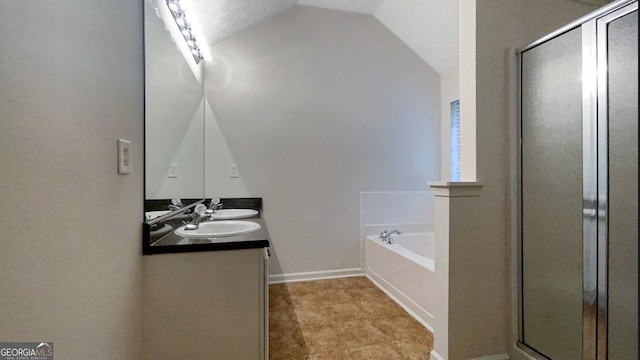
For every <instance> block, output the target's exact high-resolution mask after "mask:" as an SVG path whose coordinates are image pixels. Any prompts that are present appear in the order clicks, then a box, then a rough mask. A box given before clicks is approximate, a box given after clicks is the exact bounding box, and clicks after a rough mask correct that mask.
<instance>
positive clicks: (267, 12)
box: [185, 0, 297, 44]
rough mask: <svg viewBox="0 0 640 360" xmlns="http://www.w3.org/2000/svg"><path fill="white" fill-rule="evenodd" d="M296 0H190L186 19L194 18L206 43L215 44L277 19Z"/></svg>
mask: <svg viewBox="0 0 640 360" xmlns="http://www.w3.org/2000/svg"><path fill="white" fill-rule="evenodd" d="M296 3H297V1H296V0H190V1H189V2H188V3H187V4H185V5H188V9H189V10H190V11H189V16H190V17H191V16H193V17H195V18H197V22H198V24H200V28H201V29H200V30H201V32H202V34H203V35H204V37H205V42H206V43H208V44H215V43H216V42H218V41H220V40H222V39H224V38H226V37H228V36H230V35H232V34H234V33H236V32H238V31H240V30H242V29H244V28H247V27H249V26H251V25H254V24H257V23H259V22H261V21H263V20H264V19H267V18H269V17H271V16H274V15H277V14H279V13H281V12H283V11H285V10H288V9H290V8H291V7H293V6H294V5H296Z"/></svg>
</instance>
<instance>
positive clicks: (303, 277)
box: [269, 268, 364, 284]
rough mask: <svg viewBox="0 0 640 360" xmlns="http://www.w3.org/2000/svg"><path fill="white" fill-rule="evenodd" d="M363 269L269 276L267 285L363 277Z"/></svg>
mask: <svg viewBox="0 0 640 360" xmlns="http://www.w3.org/2000/svg"><path fill="white" fill-rule="evenodd" d="M363 275H364V269H360V268H353V269H340V270H325V271H309V272H299V273H288V274H275V275H269V284H280V283H285V282H296V281H310V280H322V279H334V278H341V277H350V276H363Z"/></svg>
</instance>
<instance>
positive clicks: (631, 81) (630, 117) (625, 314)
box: [608, 11, 638, 360]
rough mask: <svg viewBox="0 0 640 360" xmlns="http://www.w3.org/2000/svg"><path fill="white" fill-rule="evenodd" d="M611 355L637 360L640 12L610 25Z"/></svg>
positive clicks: (609, 236)
mask: <svg viewBox="0 0 640 360" xmlns="http://www.w3.org/2000/svg"><path fill="white" fill-rule="evenodd" d="M608 49H609V53H608V58H609V59H608V62H609V64H608V69H609V83H608V92H609V218H608V221H609V232H608V240H609V302H608V306H609V312H608V317H609V326H608V335H609V336H608V342H609V357H608V358H609V359H620V360H626V359H633V360H635V359H638V12H637V11H635V12H633V13H631V14H629V15H625V16H623V17H621V18H619V19H617V20H614V21H612V22H611V23H610V24H609V28H608Z"/></svg>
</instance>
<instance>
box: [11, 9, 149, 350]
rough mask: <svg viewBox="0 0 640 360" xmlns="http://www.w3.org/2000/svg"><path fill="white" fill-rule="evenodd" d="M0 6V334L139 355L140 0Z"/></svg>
mask: <svg viewBox="0 0 640 360" xmlns="http://www.w3.org/2000/svg"><path fill="white" fill-rule="evenodd" d="M0 4H1V5H0V6H1V7H2V11H0V84H1V85H0V149H1V151H0V168H1V169H2V170H1V171H0V196H1V199H2V206H0V229H2V233H1V235H0V249H1V250H0V289H2V290H1V294H2V295H0V319H1V320H0V338H1V340H2V341H53V342H54V349H55V357H56V358H57V359H135V358H139V357H140V347H141V343H142V341H141V340H142V339H141V335H142V333H141V307H140V305H141V302H140V299H141V291H140V289H141V285H142V282H141V279H140V277H141V269H142V267H141V259H142V256H141V246H140V244H141V226H140V223H141V221H142V211H143V194H142V184H143V177H142V169H143V165H142V164H143V162H142V139H143V95H142V94H143V73H142V71H143V52H142V35H141V33H142V2H141V1H139V2H131V1H129V0H114V1H108V2H104V1H96V0H91V1H87V0H75V1H74V0H64V1H61V0H58V1H52V0H23V1H11V0H9V1H2V2H0ZM117 138H124V139H128V140H131V141H132V156H133V157H132V164H133V169H132V173H131V174H130V175H127V176H122V175H118V174H117V160H116V159H117V152H116V149H117V146H116V139H117Z"/></svg>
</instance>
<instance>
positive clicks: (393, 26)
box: [187, 0, 458, 73]
mask: <svg viewBox="0 0 640 360" xmlns="http://www.w3.org/2000/svg"><path fill="white" fill-rule="evenodd" d="M187 4H188V7H189V9H190V11H189V16H194V17H196V18H197V19H196V21H197V23H199V24H200V27H201V32H202V33H203V35H204V37H205V42H206V43H207V44H209V45H213V44H215V43H217V42H218V41H220V40H222V39H224V38H226V37H228V36H231V35H233V34H234V33H236V32H238V31H240V30H242V29H245V28H247V27H250V26H253V25H255V24H258V23H260V22H262V21H264V20H266V19H268V18H270V17H273V16H275V15H278V14H280V13H282V12H284V11H286V10H288V9H290V8H292V7H293V6H296V5H307V6H315V7H321V8H326V9H333V10H339V11H349V12H356V13H361V14H366V15H371V16H374V17H376V18H377V19H378V20H380V22H381V23H382V24H383V25H385V26H386V27H387V28H388V29H389V30H390V31H392V32H393V33H394V34H395V35H396V36H397V37H398V38H400V39H401V40H402V41H403V42H405V44H407V45H408V46H409V47H410V48H411V49H412V50H413V51H415V52H416V53H417V54H418V55H419V56H420V57H421V58H422V59H423V60H424V61H425V62H427V63H428V64H429V65H431V67H433V68H434V69H435V70H436V71H438V72H440V73H446V72H448V71H451V70H452V69H455V68H456V67H457V65H458V0H189V2H188V3H187Z"/></svg>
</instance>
